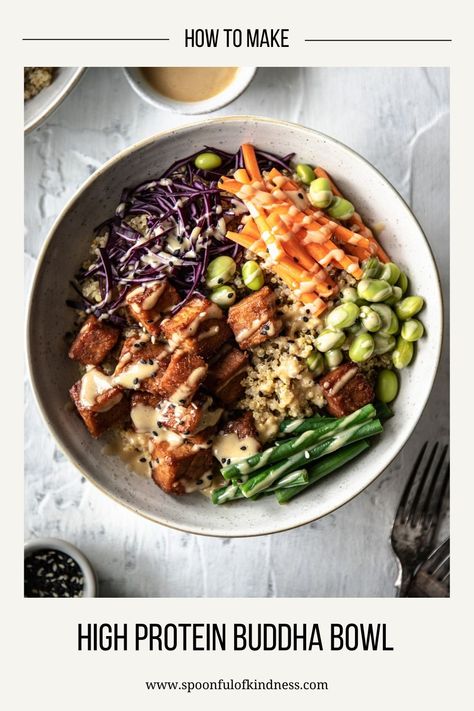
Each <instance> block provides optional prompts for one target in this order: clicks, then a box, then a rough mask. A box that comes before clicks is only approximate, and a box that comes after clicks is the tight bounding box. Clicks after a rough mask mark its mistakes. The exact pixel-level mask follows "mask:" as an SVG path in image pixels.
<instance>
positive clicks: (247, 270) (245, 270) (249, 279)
mask: <svg viewBox="0 0 474 711" xmlns="http://www.w3.org/2000/svg"><path fill="white" fill-rule="evenodd" d="M242 280H243V282H244V284H245V286H246V287H247V289H250V290H251V291H258V290H259V289H261V288H262V286H263V284H264V281H265V279H264V276H263V272H262V270H261V269H260V266H259V265H258V264H257V262H253V261H250V262H245V264H244V265H243V267H242Z"/></svg>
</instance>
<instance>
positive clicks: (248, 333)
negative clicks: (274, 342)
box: [235, 313, 273, 343]
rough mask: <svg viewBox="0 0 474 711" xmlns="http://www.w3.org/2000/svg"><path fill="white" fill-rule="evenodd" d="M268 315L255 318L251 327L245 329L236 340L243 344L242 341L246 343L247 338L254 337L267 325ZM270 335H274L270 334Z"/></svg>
mask: <svg viewBox="0 0 474 711" xmlns="http://www.w3.org/2000/svg"><path fill="white" fill-rule="evenodd" d="M268 318H269V317H268V314H267V313H264V314H263V316H260V318H255V319H254V320H253V321H252V323H251V324H250V326H248V327H247V328H243V329H242V330H241V331H240V332H239V333H238V334H237V335H236V337H235V340H236V341H237V343H242V341H245V340H246V339H247V338H249V337H250V336H253V334H254V333H255V332H256V331H258V329H259V328H260V327H261V326H263V325H264V324H265V323H267V321H268ZM269 335H273V334H270V333H269Z"/></svg>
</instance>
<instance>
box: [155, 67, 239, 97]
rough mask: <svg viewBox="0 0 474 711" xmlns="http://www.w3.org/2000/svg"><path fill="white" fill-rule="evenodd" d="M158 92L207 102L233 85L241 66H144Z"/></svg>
mask: <svg viewBox="0 0 474 711" xmlns="http://www.w3.org/2000/svg"><path fill="white" fill-rule="evenodd" d="M141 71H142V73H143V75H144V77H145V79H146V80H147V82H148V83H149V84H150V86H151V87H152V88H153V89H155V91H157V92H159V93H160V94H163V95H164V96H169V98H170V99H174V100H175V101H203V100H204V99H210V98H211V96H215V95H216V94H220V92H221V91H223V90H224V89H226V88H227V87H228V86H229V84H231V83H232V82H233V81H234V79H235V77H236V75H237V71H238V67H141Z"/></svg>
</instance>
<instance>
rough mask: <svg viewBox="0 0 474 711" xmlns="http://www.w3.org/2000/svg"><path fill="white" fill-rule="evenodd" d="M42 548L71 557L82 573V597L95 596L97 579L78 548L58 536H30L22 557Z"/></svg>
mask: <svg viewBox="0 0 474 711" xmlns="http://www.w3.org/2000/svg"><path fill="white" fill-rule="evenodd" d="M43 550H46V551H47V550H55V551H60V552H61V553H64V554H65V555H68V556H70V557H71V558H73V559H74V560H75V561H76V563H77V564H78V566H79V567H80V569H81V570H82V572H83V574H84V593H83V597H97V579H96V576H95V573H94V569H93V567H92V565H91V564H90V562H89V560H88V559H87V558H86V556H85V555H84V553H82V552H81V551H80V550H79V548H76V546H73V545H72V543H68V541H63V540H61V539H60V538H32V539H31V540H29V541H27V542H26V543H25V554H24V557H25V558H27V557H28V556H29V555H32V554H33V553H36V552H38V551H43Z"/></svg>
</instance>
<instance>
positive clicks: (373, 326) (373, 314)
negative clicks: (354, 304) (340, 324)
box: [359, 306, 382, 332]
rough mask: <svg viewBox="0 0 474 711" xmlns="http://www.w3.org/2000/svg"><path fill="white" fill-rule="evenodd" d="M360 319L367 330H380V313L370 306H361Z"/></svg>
mask: <svg viewBox="0 0 474 711" xmlns="http://www.w3.org/2000/svg"><path fill="white" fill-rule="evenodd" d="M359 317H360V320H361V323H362V325H363V326H364V328H366V329H367V331H371V332H374V331H380V329H381V328H382V319H381V317H380V315H379V314H378V313H377V311H375V310H374V309H372V308H371V307H370V306H362V307H361V309H360V315H359Z"/></svg>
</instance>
